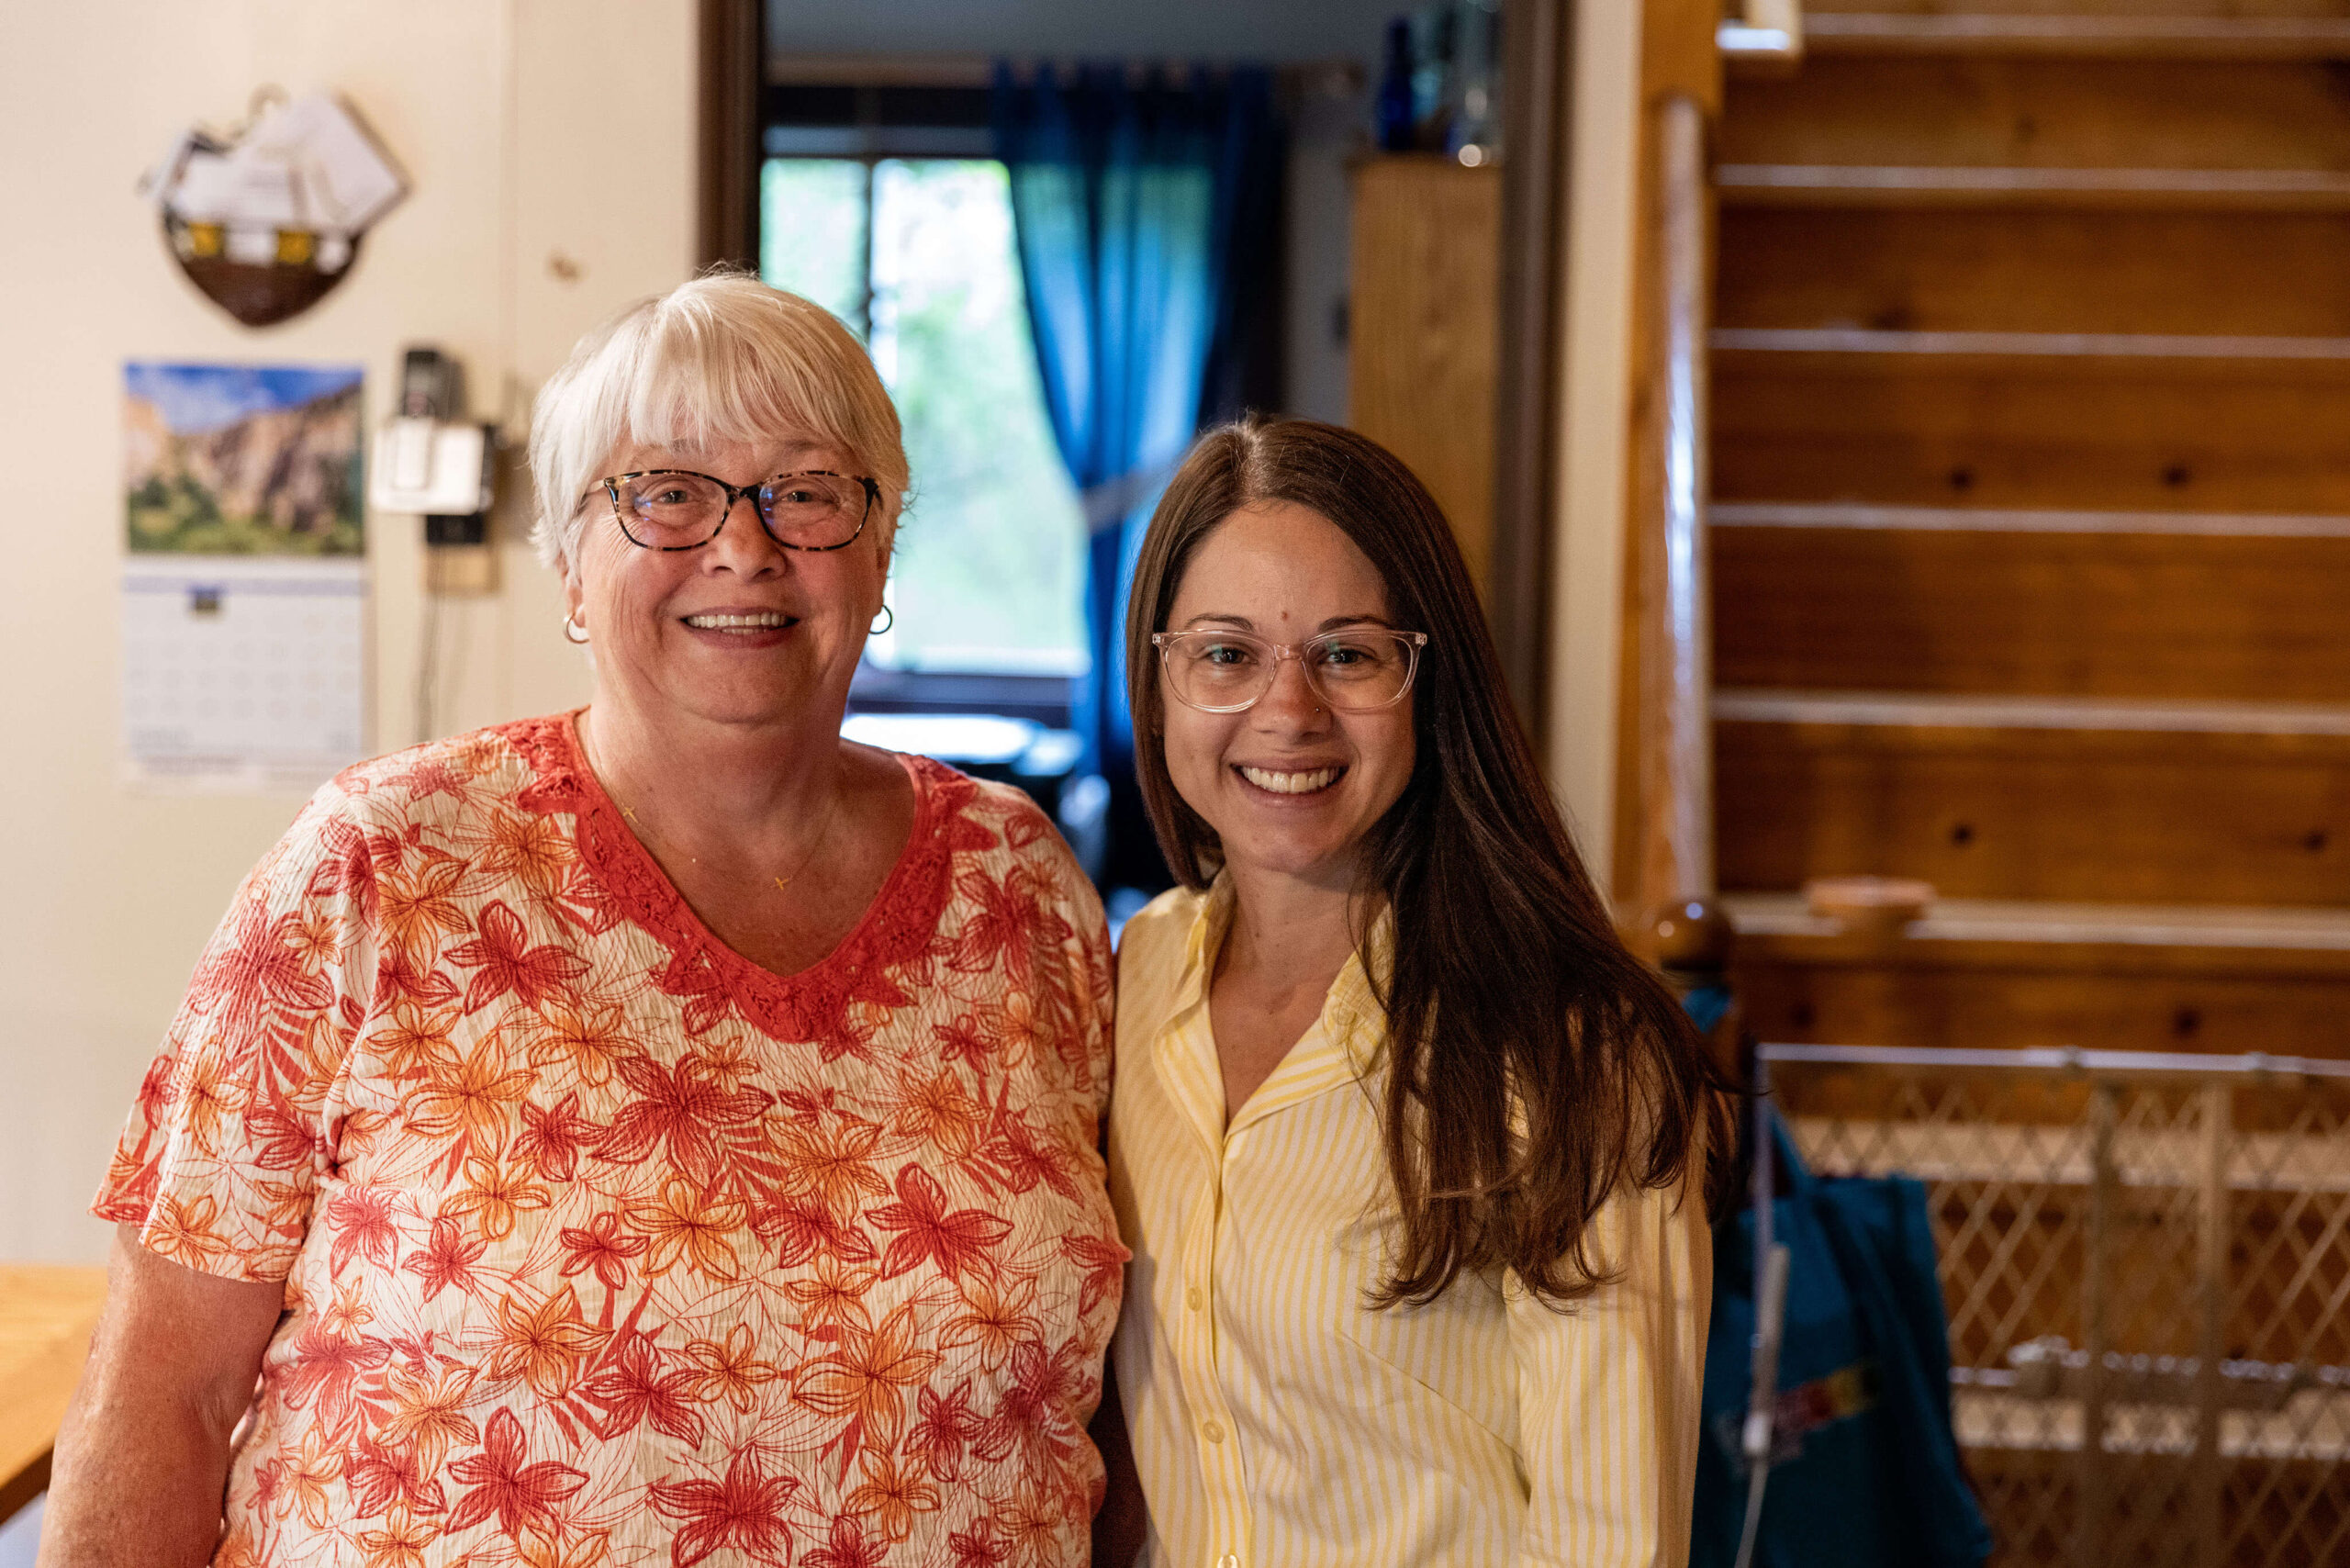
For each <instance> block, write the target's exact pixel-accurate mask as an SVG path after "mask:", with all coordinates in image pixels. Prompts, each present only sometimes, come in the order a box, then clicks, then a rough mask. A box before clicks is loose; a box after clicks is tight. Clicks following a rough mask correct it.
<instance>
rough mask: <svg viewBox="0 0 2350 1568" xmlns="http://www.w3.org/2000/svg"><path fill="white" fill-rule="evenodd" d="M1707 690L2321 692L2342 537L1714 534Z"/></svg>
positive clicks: (2330, 655)
mask: <svg viewBox="0 0 2350 1568" xmlns="http://www.w3.org/2000/svg"><path fill="white" fill-rule="evenodd" d="M1712 539H1713V566H1714V661H1715V678H1716V679H1717V680H1718V682H1719V683H1720V684H1722V685H1725V686H1760V687H1786V688H1807V689H1879V690H1898V691H1948V692H1976V693H2037V694H2045V695H2064V696H2075V695H2081V696H2108V697H2150V698H2154V697H2166V698H2209V699H2221V700H2230V699H2233V700H2244V701H2264V702H2286V701H2302V702H2338V701H2341V700H2344V697H2345V696H2350V614H2345V612H2344V607H2345V606H2350V539H2270V538H2226V537H2219V538H2201V537H2179V536H2156V535H2146V534H2119V535H2098V534H2063V533H1977V532H1956V531H1953V532H1935V531H1931V530H1908V529H1903V530H1877V529H1862V528H1818V529H1812V528H1716V529H1715V530H1714V531H1713V534H1712Z"/></svg>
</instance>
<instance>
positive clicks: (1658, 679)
mask: <svg viewBox="0 0 2350 1568" xmlns="http://www.w3.org/2000/svg"><path fill="white" fill-rule="evenodd" d="M1656 115H1657V120H1656V125H1655V128H1654V132H1655V147H1656V172H1657V185H1656V196H1655V203H1654V207H1653V209H1652V211H1651V222H1652V223H1653V224H1654V225H1655V231H1654V236H1653V240H1654V242H1653V246H1652V248H1651V254H1652V255H1653V256H1654V257H1655V262H1656V267H1657V275H1656V286H1655V287H1654V288H1653V289H1652V290H1651V291H1650V294H1649V298H1650V300H1651V310H1652V311H1653V317H1652V319H1651V321H1650V322H1649V324H1648V326H1649V330H1648V331H1647V333H1646V338H1647V342H1648V348H1649V353H1650V355H1651V363H1650V365H1649V367H1648V375H1647V377H1646V379H1647V381H1648V385H1649V386H1650V387H1651V397H1652V398H1654V400H1655V404H1654V410H1653V416H1652V417H1651V419H1649V420H1647V421H1646V426H1645V429H1646V432H1647V439H1646V445H1647V446H1648V448H1649V450H1648V451H1646V452H1644V453H1643V454H1641V456H1642V461H1643V462H1644V464H1645V465H1646V466H1647V467H1648V469H1649V482H1648V484H1647V486H1645V487H1644V489H1645V492H1646V493H1647V494H1648V495H1649V496H1651V497H1652V498H1653V503H1652V505H1653V510H1654V515H1653V517H1651V518H1650V519H1648V520H1645V521H1644V523H1643V530H1644V532H1647V533H1648V535H1649V536H1648V537H1647V538H1646V539H1644V540H1642V541H1641V542H1640V547H1639V552H1638V554H1639V566H1640V573H1641V581H1640V594H1639V607H1640V608H1639V640H1638V646H1639V686H1638V691H1639V724H1638V732H1639V748H1640V757H1639V761H1640V769H1639V774H1640V791H1639V793H1640V808H1641V809H1640V819H1641V827H1642V832H1643V835H1644V837H1645V840H1646V842H1645V843H1643V845H1642V846H1641V852H1640V867H1641V882H1642V886H1641V889H1640V891H1641V894H1642V895H1643V897H1642V904H1643V906H1644V907H1648V908H1653V907H1655V906H1656V905H1657V904H1659V903H1661V902H1664V901H1667V900H1671V901H1685V900H1689V899H1703V898H1710V897H1711V896H1712V894H1713V892H1714V890H1715V888H1714V787H1713V725H1712V722H1711V716H1710V713H1709V704H1710V701H1711V698H1712V688H1713V634H1712V627H1711V622H1710V611H1709V598H1710V596H1709V593H1708V589H1707V543H1706V536H1705V513H1704V506H1705V497H1706V382H1707V377H1706V352H1707V332H1706V279H1707V265H1706V241H1707V214H1706V114H1705V110H1704V108H1703V107H1702V106H1700V105H1699V104H1698V103H1697V101H1696V100H1695V98H1692V97H1690V96H1688V95H1685V94H1680V93H1674V94H1670V95H1666V96H1665V97H1664V98H1663V99H1662V102H1661V103H1660V104H1659V106H1658V107H1657V110H1656Z"/></svg>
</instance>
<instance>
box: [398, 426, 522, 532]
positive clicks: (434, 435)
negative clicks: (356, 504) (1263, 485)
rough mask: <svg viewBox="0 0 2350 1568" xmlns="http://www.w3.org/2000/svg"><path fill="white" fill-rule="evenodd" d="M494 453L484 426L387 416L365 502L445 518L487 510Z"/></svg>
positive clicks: (487, 429)
mask: <svg viewBox="0 0 2350 1568" xmlns="http://www.w3.org/2000/svg"><path fill="white" fill-rule="evenodd" d="M496 456H497V448H496V445H495V443H494V442H492V440H491V432H490V428H489V427H488V426H487V425H476V424H449V423H443V422H442V421H441V420H431V419H397V420H389V421H387V422H386V424H385V426H384V428H383V430H382V431H381V432H380V433H379V434H377V436H376V437H375V465H374V468H373V471H372V473H371V475H370V476H369V479H368V484H367V504H368V505H370V506H372V507H374V508H375V510H378V511H405V512H421V513H425V514H427V515H430V516H444V517H445V516H466V515H470V514H472V513H475V512H484V511H487V510H489V503H490V481H491V479H492V477H493V474H492V464H493V463H494V461H495V459H496Z"/></svg>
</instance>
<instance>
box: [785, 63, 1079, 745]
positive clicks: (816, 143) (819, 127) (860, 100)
mask: <svg viewBox="0 0 2350 1568" xmlns="http://www.w3.org/2000/svg"><path fill="white" fill-rule="evenodd" d="M990 103H991V100H990V93H989V91H988V89H987V88H985V87H981V86H970V85H962V84H951V85H942V84H904V83H884V82H853V81H824V82H774V81H771V82H769V83H768V84H767V89H766V92H765V93H764V95H762V98H761V103H760V115H759V136H758V145H757V147H756V149H755V160H754V167H755V168H756V167H763V166H764V165H765V163H766V162H767V161H768V160H770V159H775V158H807V159H823V160H828V161H832V162H861V163H863V164H864V165H865V177H866V224H865V245H866V265H865V269H864V274H865V281H864V284H863V287H862V290H861V292H860V295H859V298H858V316H859V318H860V319H861V320H862V321H863V323H864V325H865V328H866V330H867V332H868V333H869V332H870V330H871V326H872V278H873V265H872V247H873V221H872V191H873V171H874V167H875V165H877V164H878V163H880V162H883V161H885V160H888V159H892V158H989V159H991V158H994V157H995V156H996V143H995V129H994V124H993V119H992V115H991V107H990ZM751 220H752V228H753V236H752V241H753V243H752V252H751V253H752V254H753V255H759V254H762V253H764V241H765V239H766V233H765V227H766V214H765V212H764V210H763V209H762V207H761V206H760V204H756V203H755V204H753V208H752V214H751ZM1081 679H1082V678H1081V677H1078V676H1063V675H1023V674H1017V673H1012V672H995V671H972V670H902V669H888V668H884V667H883V666H878V665H876V664H874V663H873V662H872V661H871V660H870V659H863V658H861V659H859V660H858V661H857V666H856V676H855V677H854V678H852V679H851V681H850V684H849V706H850V709H851V710H852V711H856V712H866V713H998V714H1002V715H1005V716H1007V717H1011V718H1018V719H1033V720H1035V721H1036V722H1039V723H1041V724H1044V725H1045V726H1046V727H1047V728H1050V729H1066V728H1068V727H1069V724H1070V722H1071V720H1072V715H1073V713H1074V711H1075V706H1076V700H1077V691H1078V686H1079V683H1080V680H1081Z"/></svg>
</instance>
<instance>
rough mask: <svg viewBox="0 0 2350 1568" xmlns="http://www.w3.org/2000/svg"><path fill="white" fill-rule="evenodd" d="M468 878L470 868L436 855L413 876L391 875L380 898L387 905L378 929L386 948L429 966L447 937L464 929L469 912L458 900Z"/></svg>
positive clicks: (381, 883)
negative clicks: (467, 869) (458, 886)
mask: <svg viewBox="0 0 2350 1568" xmlns="http://www.w3.org/2000/svg"><path fill="white" fill-rule="evenodd" d="M464 878H465V863H464V861H462V860H459V859H457V858H455V857H453V856H447V855H436V856H434V857H432V858H431V859H429V860H427V861H426V862H425V863H424V864H423V865H422V866H420V867H419V868H417V869H416V870H414V871H405V870H398V869H394V870H390V871H387V872H386V873H385V875H384V877H383V879H381V880H380V881H379V882H378V883H377V892H376V896H377V898H378V899H379V900H380V901H381V903H382V913H381V914H380V915H378V916H377V921H376V929H377V932H378V933H379V935H380V936H381V939H382V941H383V943H384V946H386V947H387V948H389V949H391V950H392V951H395V952H397V953H399V954H401V955H402V956H403V957H406V958H411V959H414V960H415V961H417V962H419V963H429V962H430V961H431V958H432V956H433V955H434V954H435V953H437V952H439V951H440V948H441V938H442V937H443V936H455V935H462V934H463V933H464V929H465V912H464V905H463V904H462V902H460V901H459V900H458V898H457V896H456V894H457V884H458V883H460V882H462V881H464Z"/></svg>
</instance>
